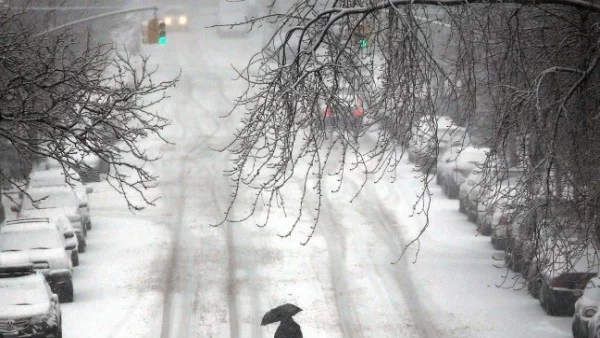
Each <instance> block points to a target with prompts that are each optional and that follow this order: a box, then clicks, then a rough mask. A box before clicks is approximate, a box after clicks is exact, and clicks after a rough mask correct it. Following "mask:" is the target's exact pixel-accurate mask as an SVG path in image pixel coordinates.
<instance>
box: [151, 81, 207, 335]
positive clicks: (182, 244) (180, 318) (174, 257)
mask: <svg viewBox="0 0 600 338" xmlns="http://www.w3.org/2000/svg"><path fill="white" fill-rule="evenodd" d="M182 79H185V82H183V85H182V86H181V88H182V92H183V93H178V99H179V98H181V97H182V95H184V96H185V97H187V98H189V97H191V95H190V94H191V89H190V88H191V86H192V84H191V81H190V79H189V78H188V77H183V78H182ZM192 102H194V103H195V104H196V105H198V102H196V101H192ZM179 103H181V102H178V104H177V105H176V107H175V109H176V114H175V119H176V120H177V122H178V124H179V125H181V126H185V128H182V139H188V138H189V137H190V136H191V135H189V131H190V129H193V130H200V128H199V126H200V125H199V122H198V120H197V119H191V121H192V124H190V119H189V116H184V112H185V110H183V109H178V108H179V107H178V106H180V104H179ZM198 108H201V109H204V107H201V106H199V107H198ZM213 119H214V117H213ZM213 122H214V121H213ZM217 125H218V124H217ZM217 131H218V129H216V128H215V129H214V131H213V133H211V134H208V135H200V137H199V138H198V139H197V143H196V144H195V145H194V146H192V147H191V148H190V149H189V150H188V151H186V152H184V153H183V156H181V157H179V158H178V162H179V163H180V165H179V172H178V175H177V178H178V179H177V182H178V183H179V189H178V190H179V193H178V194H177V196H175V200H176V203H175V206H176V209H174V210H175V215H174V217H175V218H174V220H173V222H172V234H173V237H174V239H175V240H174V242H173V244H172V248H171V254H170V259H169V267H170V269H169V271H168V272H167V281H166V284H165V290H166V292H165V298H164V304H163V317H162V330H161V338H187V337H189V335H190V327H191V325H192V323H193V322H192V317H191V313H192V312H193V306H194V303H195V287H196V283H195V279H194V278H185V276H194V274H193V267H194V265H195V264H194V262H195V256H196V255H195V251H194V250H193V244H192V243H190V242H189V240H190V239H191V238H193V236H192V235H191V234H190V233H189V230H188V229H187V228H185V227H183V216H184V214H185V200H186V194H187V191H188V190H187V189H188V187H189V185H188V184H186V182H187V176H188V167H187V164H188V162H189V161H190V159H191V158H192V157H193V156H195V155H196V154H197V153H199V152H200V151H202V150H205V147H206V141H207V140H209V139H210V138H211V137H212V136H213V135H214V134H216V132H217ZM193 136H195V137H198V136H199V135H193ZM209 182H211V181H210V180H209ZM184 232H185V234H184ZM184 250H185V251H187V254H188V256H190V257H191V259H192V261H191V262H187V266H181V263H182V262H181V261H182V251H184ZM178 268H179V269H181V270H184V272H183V273H182V274H181V276H182V278H185V285H184V287H183V288H182V291H183V292H181V294H179V295H178V294H177V293H175V291H176V287H177V283H178V282H179V281H178V280H176V276H177V271H178ZM176 295H177V296H176ZM174 300H176V301H175V302H174ZM178 303H180V304H178ZM175 323H177V324H178V325H173V324H175ZM175 329H178V330H179V331H178V332H177V333H178V334H177V335H176V337H173V335H174V334H173V331H174V330H175Z"/></svg>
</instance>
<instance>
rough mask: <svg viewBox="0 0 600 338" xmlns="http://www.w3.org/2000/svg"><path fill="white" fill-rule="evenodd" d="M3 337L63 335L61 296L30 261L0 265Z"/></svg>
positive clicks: (54, 337) (57, 336) (0, 334)
mask: <svg viewBox="0 0 600 338" xmlns="http://www.w3.org/2000/svg"><path fill="white" fill-rule="evenodd" d="M0 304H2V306H1V309H0V337H5V338H9V337H11V338H13V337H14V338H20V337H32V338H33V337H53V338H62V315H61V310H60V304H59V299H58V296H57V295H56V294H54V293H53V292H52V290H51V289H50V287H49V285H48V283H47V282H46V280H45V278H44V276H43V275H42V274H41V273H36V272H35V271H34V270H33V267H32V266H31V264H30V265H22V266H0Z"/></svg>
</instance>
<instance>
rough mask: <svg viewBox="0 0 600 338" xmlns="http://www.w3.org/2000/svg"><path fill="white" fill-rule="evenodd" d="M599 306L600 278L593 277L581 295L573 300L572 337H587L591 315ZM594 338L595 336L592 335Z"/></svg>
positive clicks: (592, 315)
mask: <svg viewBox="0 0 600 338" xmlns="http://www.w3.org/2000/svg"><path fill="white" fill-rule="evenodd" d="M598 306H600V278H598V277H594V278H592V279H590V281H589V282H588V283H587V284H586V285H585V289H584V290H583V295H581V297H580V298H579V299H578V300H577V301H576V302H575V314H573V325H572V331H573V338H587V337H588V336H589V329H588V328H589V325H590V321H591V319H592V317H594V315H595V314H596V312H598ZM592 337H594V338H595V336H592Z"/></svg>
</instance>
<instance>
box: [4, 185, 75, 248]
mask: <svg viewBox="0 0 600 338" xmlns="http://www.w3.org/2000/svg"><path fill="white" fill-rule="evenodd" d="M26 193H27V195H28V196H25V198H24V199H23V203H22V204H21V206H20V207H16V208H13V211H16V212H18V215H17V217H22V216H24V215H27V214H28V213H30V212H31V211H33V210H43V209H46V210H58V211H61V212H63V213H64V214H65V215H67V218H68V219H69V221H71V224H72V225H73V228H74V229H75V234H76V236H77V241H78V245H79V252H85V249H86V245H87V242H86V236H87V228H86V226H85V217H84V209H85V207H86V204H85V203H83V202H80V201H79V199H78V198H77V195H76V194H75V192H74V191H73V188H71V187H70V186H68V185H63V186H55V187H54V186H53V187H40V188H33V189H28V190H27V191H26Z"/></svg>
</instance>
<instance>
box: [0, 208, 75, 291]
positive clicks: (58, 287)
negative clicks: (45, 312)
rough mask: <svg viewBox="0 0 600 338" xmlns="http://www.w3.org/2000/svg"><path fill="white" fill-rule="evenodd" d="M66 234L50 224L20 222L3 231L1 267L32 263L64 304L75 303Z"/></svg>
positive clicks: (6, 227) (15, 222)
mask: <svg viewBox="0 0 600 338" xmlns="http://www.w3.org/2000/svg"><path fill="white" fill-rule="evenodd" d="M72 249H74V246H73V245H67V244H66V242H65V239H64V237H63V234H62V233H61V232H60V230H59V229H58V228H57V227H56V225H54V224H51V223H48V222H37V221H26V220H19V221H14V222H13V223H8V224H7V223H6V222H5V223H4V224H3V225H2V226H1V227H0V265H2V266H6V265H14V264H15V263H19V264H21V263H23V262H24V261H26V260H28V261H29V262H30V263H32V264H33V265H34V268H35V269H36V270H38V271H41V272H42V273H43V274H44V276H45V277H46V280H47V281H48V284H49V285H50V288H51V289H52V292H54V293H56V294H58V296H59V299H60V301H61V302H72V301H73V277H72V270H73V265H72V264H71V258H70V257H69V254H68V253H67V251H66V250H72Z"/></svg>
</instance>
